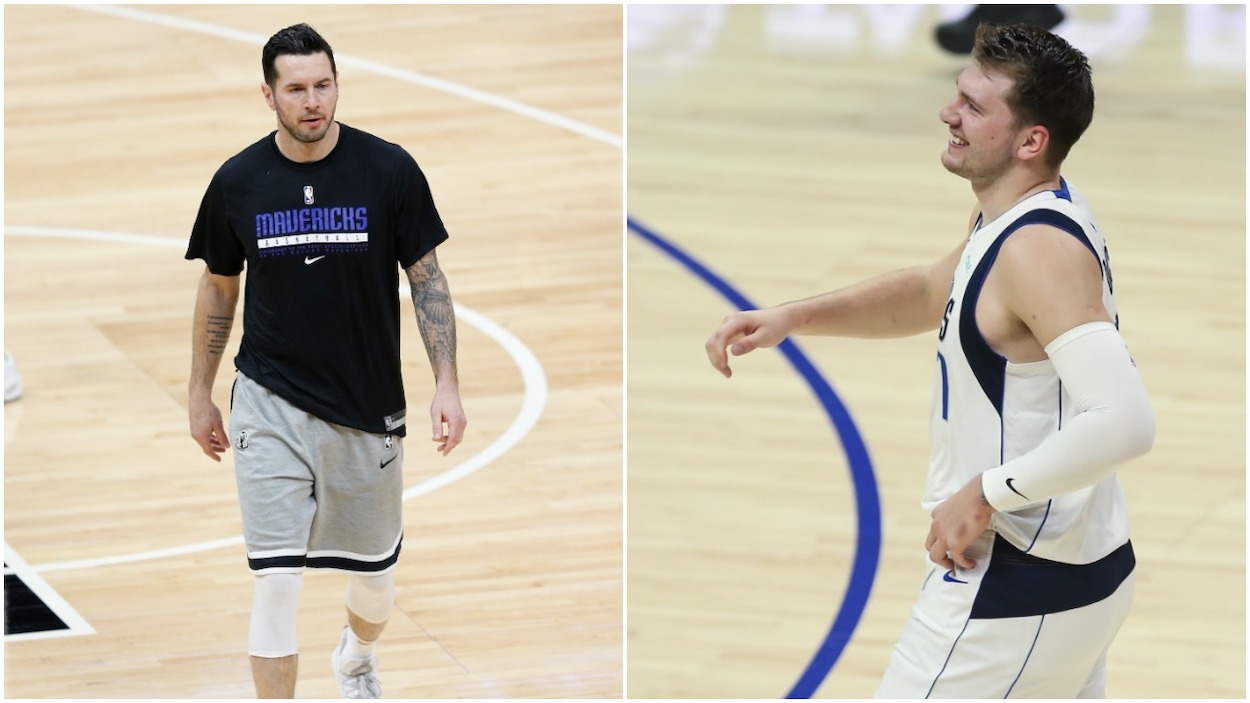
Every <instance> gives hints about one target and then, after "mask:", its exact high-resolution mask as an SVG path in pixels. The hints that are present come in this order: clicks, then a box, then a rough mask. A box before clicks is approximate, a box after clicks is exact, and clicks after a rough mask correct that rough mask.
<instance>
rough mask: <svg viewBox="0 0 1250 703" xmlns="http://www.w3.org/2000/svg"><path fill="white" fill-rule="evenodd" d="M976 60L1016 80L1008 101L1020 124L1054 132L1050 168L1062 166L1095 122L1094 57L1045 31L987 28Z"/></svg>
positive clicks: (976, 49)
mask: <svg viewBox="0 0 1250 703" xmlns="http://www.w3.org/2000/svg"><path fill="white" fill-rule="evenodd" d="M972 60H973V61H975V62H976V63H977V64H980V65H981V66H982V67H983V68H988V69H993V70H995V71H998V72H1001V73H1003V74H1005V75H1007V76H1009V77H1010V78H1011V79H1012V80H1013V81H1014V85H1013V86H1012V89H1011V91H1010V92H1009V93H1008V94H1007V98H1006V100H1007V107H1008V108H1010V109H1011V112H1012V114H1013V115H1015V120H1016V125H1017V126H1024V125H1030V124H1036V125H1041V126H1043V127H1045V128H1046V129H1047V131H1049V132H1050V148H1049V149H1048V150H1047V152H1046V164H1047V165H1048V166H1050V167H1052V168H1058V167H1059V164H1061V163H1063V160H1064V159H1065V158H1067V156H1068V152H1069V151H1070V150H1071V149H1072V145H1073V144H1075V143H1076V141H1077V140H1078V139H1080V138H1081V135H1082V134H1084V133H1085V129H1086V128H1087V127H1089V123H1090V122H1091V121H1093V119H1094V82H1093V78H1092V77H1091V76H1090V68H1089V59H1087V58H1086V57H1085V54H1083V53H1081V52H1080V51H1079V50H1078V49H1076V48H1074V47H1073V46H1072V45H1071V44H1069V43H1068V42H1067V41H1065V40H1064V39H1063V38H1062V37H1059V36H1056V35H1054V34H1051V33H1050V32H1048V31H1046V30H1045V29H1042V28H1041V27H1035V26H1032V25H1026V24H1012V25H1003V26H994V25H989V24H983V25H981V26H980V27H979V28H977V37H976V45H975V46H974V47H973V49H972Z"/></svg>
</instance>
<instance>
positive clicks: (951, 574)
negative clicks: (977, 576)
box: [942, 571, 968, 583]
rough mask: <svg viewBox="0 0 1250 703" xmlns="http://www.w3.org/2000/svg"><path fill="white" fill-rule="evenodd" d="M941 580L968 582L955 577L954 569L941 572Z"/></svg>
mask: <svg viewBox="0 0 1250 703" xmlns="http://www.w3.org/2000/svg"><path fill="white" fill-rule="evenodd" d="M942 580H943V581H946V582H948V583H968V582H967V581H960V580H959V579H957V578H955V572H954V571H947V572H946V573H944V574H942Z"/></svg>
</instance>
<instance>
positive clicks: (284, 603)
mask: <svg viewBox="0 0 1250 703" xmlns="http://www.w3.org/2000/svg"><path fill="white" fill-rule="evenodd" d="M261 66H262V69H263V72H264V79H265V82H264V84H263V85H262V86H261V91H262V93H263V94H264V97H265V101H266V103H268V105H269V108H270V109H271V110H273V111H274V113H275V114H276V115H277V119H278V129H277V130H276V131H274V132H272V133H271V134H269V135H268V136H266V137H264V138H263V139H261V140H260V141H258V142H256V143H255V144H253V145H252V146H250V147H248V148H246V149H244V150H243V151H241V152H239V154H237V155H235V156H234V157H233V158H231V159H230V160H228V161H226V162H225V164H224V165H222V167H221V168H220V169H218V171H217V173H216V174H215V175H214V176H213V179H212V182H211V183H210V184H209V186H208V190H207V192H206V193H205V194H204V199H203V202H202V203H201V205H200V211H199V215H198V216H197V218H196V221H195V226H194V228H193V229H192V232H191V239H190V245H189V246H188V248H187V254H186V258H188V259H197V258H198V259H203V260H204V261H205V264H206V267H205V270H204V273H203V275H202V277H201V279H200V285H199V292H198V295H197V297H196V304H195V313H194V323H193V332H192V363H191V379H190V382H189V384H188V389H189V404H188V412H189V415H190V428H191V436H192V437H193V438H194V439H195V440H196V442H197V443H199V445H200V447H201V449H202V450H203V451H204V453H205V454H206V455H208V456H209V457H210V458H212V459H213V460H215V461H220V460H221V453H222V452H224V451H226V449H227V447H229V446H230V445H231V444H233V445H234V449H235V473H236V479H237V483H238V490H239V500H240V505H241V509H242V514H243V530H244V541H245V543H246V546H247V556H248V566H249V568H250V569H251V570H252V573H253V574H254V576H255V596H254V602H253V606H252V620H251V625H250V628H249V633H248V650H249V653H250V654H251V663H252V674H253V678H254V680H255V684H256V692H257V695H258V696H259V697H261V698H278V697H284V698H290V697H293V696H294V694H295V679H296V670H297V664H298V648H297V645H296V634H295V616H296V610H297V607H298V603H299V595H300V591H301V588H302V585H303V572H304V569H305V568H324V569H335V570H339V571H345V572H347V574H348V579H347V595H346V604H347V626H346V627H345V628H344V629H343V632H342V633H341V635H340V637H339V642H338V646H337V647H336V648H335V649H334V651H333V655H332V657H331V660H332V662H331V663H332V666H333V667H334V671H335V675H336V677H337V679H338V682H339V689H340V693H341V694H342V695H343V696H344V697H345V698H380V697H381V694H382V689H381V684H380V683H379V680H378V676H377V664H378V657H377V654H376V652H375V644H376V642H377V639H378V637H379V636H380V635H381V632H382V629H383V627H384V626H385V625H386V621H387V619H388V618H389V616H390V612H391V606H392V600H393V596H394V590H395V576H394V567H395V563H396V561H397V560H398V558H399V551H400V546H401V543H402V538H403V517H402V494H403V470H402V464H403V448H402V438H403V436H404V435H405V431H406V422H405V414H406V411H405V398H404V388H403V379H402V376H401V373H400V358H399V313H400V305H399V300H398V296H397V295H396V292H397V290H398V287H399V268H403V269H404V271H405V273H406V274H407V276H408V282H409V285H410V286H411V289H412V301H413V305H414V307H415V309H416V316H417V326H418V328H419V329H420V332H421V336H422V339H423V340H424V342H425V347H426V352H427V353H428V355H429V359H430V364H431V367H432V369H433V372H434V379H435V391H434V399H433V402H432V403H431V405H430V422H431V427H432V435H433V439H434V441H435V442H436V443H437V449H438V451H439V452H441V453H442V454H444V455H446V454H447V453H448V452H450V451H451V450H452V449H453V448H455V446H456V445H457V444H459V443H460V441H461V438H462V436H463V433H464V428H465V424H466V421H465V416H464V411H463V409H462V408H461V403H460V392H459V383H458V379H457V374H456V321H455V314H454V311H453V308H452V301H451V294H450V292H449V288H448V285H447V279H446V277H445V276H444V275H443V273H442V271H441V270H440V268H439V265H438V259H437V257H436V256H435V247H437V246H438V245H439V244H440V243H442V242H443V241H444V240H445V239H447V231H446V229H445V228H444V226H443V222H442V220H441V219H440V217H439V215H438V211H437V210H436V209H435V206H434V200H433V197H432V195H431V194H430V189H429V185H428V184H427V182H426V179H425V176H424V175H423V174H422V172H421V170H420V168H419V167H418V166H417V164H416V162H415V161H414V160H413V159H412V157H411V156H409V155H408V153H407V152H405V151H404V150H403V149H402V148H401V147H399V146H396V145H394V144H391V143H389V142H385V141H383V140H381V139H378V138H377V137H374V136H372V135H370V134H367V133H365V132H362V131H360V130H357V129H353V128H351V127H349V126H347V125H344V124H342V123H340V122H337V121H335V119H334V112H335V108H336V106H337V104H338V71H337V69H336V67H335V63H334V52H333V50H332V49H331V48H330V45H329V44H328V43H327V42H326V41H325V39H323V38H322V37H321V36H320V35H319V34H318V33H317V32H316V31H314V30H313V29H312V28H311V27H309V26H308V25H305V24H298V25H294V26H292V27H288V28H286V29H283V30H281V31H279V32H278V33H277V34H274V35H273V37H271V38H270V39H269V41H268V43H266V44H265V47H264V50H263V51H262V54H261ZM245 265H246V267H247V269H248V277H247V288H246V291H245V295H244V307H243V324H244V332H243V339H242V342H241V344H240V347H239V354H238V356H237V357H235V366H236V367H237V369H238V375H237V377H236V379H235V383H234V388H233V391H232V394H231V407H230V411H231V417H230V433H229V435H227V433H226V431H225V427H224V425H223V423H222V416H221V412H220V411H219V410H218V408H217V406H216V405H215V404H214V403H213V400H212V388H213V381H214V379H215V378H216V375H217V369H218V367H219V366H220V364H221V356H222V353H223V351H224V350H225V347H226V342H227V340H228V339H229V336H230V330H231V327H232V325H233V321H234V312H235V308H236V304H237V301H238V298H239V287H240V285H239V277H240V274H241V273H242V271H243V268H244V266H245Z"/></svg>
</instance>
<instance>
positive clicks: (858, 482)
mask: <svg viewBox="0 0 1250 703" xmlns="http://www.w3.org/2000/svg"><path fill="white" fill-rule="evenodd" d="M626 222H627V224H628V226H629V229H630V231H632V232H634V233H635V234H637V235H638V236H640V237H642V238H643V239H644V240H646V241H648V242H650V243H651V244H653V245H655V246H656V247H658V248H659V249H660V250H661V251H663V252H664V253H665V254H667V255H669V256H671V257H672V258H674V259H676V260H677V262H678V263H680V264H681V265H682V266H685V267H686V268H687V269H689V270H690V272H691V273H693V274H694V275H696V276H698V277H699V278H701V279H702V280H703V281H704V282H706V283H707V284H708V285H710V286H712V288H715V289H716V291H717V292H718V293H720V294H721V295H723V296H724V297H725V298H727V299H728V300H729V302H731V303H733V304H734V305H735V306H737V308H738V309H739V310H753V309H755V308H756V305H755V304H753V303H752V302H751V301H750V300H748V299H747V298H746V296H744V295H743V294H742V293H740V292H738V290H737V289H736V288H734V287H733V286H731V285H730V284H729V283H727V282H726V281H725V279H723V278H721V277H720V276H718V275H716V274H715V273H713V272H712V271H711V270H710V269H708V268H707V267H706V266H704V265H703V264H701V263H699V262H698V261H696V260H695V259H694V258H693V257H691V256H690V255H689V254H687V253H686V252H684V251H682V250H681V249H679V248H678V247H677V246H675V245H674V244H672V243H671V242H669V241H668V240H666V239H664V238H663V237H661V236H660V235H658V234H656V233H655V232H654V231H653V230H650V229H648V228H647V227H644V226H643V225H642V224H640V223H639V222H638V221H637V220H635V219H634V218H633V217H627V218H626ZM777 349H778V351H780V352H781V353H782V354H783V355H785V357H786V360H787V361H789V362H790V365H791V366H793V367H794V369H795V371H797V372H798V373H799V375H800V376H802V377H803V380H804V381H806V382H807V385H808V386H809V387H810V388H811V389H812V392H813V393H815V394H816V398H817V399H818V400H819V401H820V405H821V407H823V408H824V410H825V414H826V415H828V416H829V420H830V422H832V423H833V428H834V430H835V431H836V432H837V435H838V439H839V440H840V441H841V443H842V449H843V451H845V452H846V461H847V465H848V466H849V469H850V473H851V483H852V485H853V486H854V487H855V511H856V514H857V516H858V529H857V530H856V537H857V538H856V541H855V559H854V563H853V565H852V567H851V577H850V578H849V579H848V580H847V583H846V592H845V593H844V594H843V596H842V607H841V608H839V609H838V614H837V616H836V617H835V618H834V620H833V625H832V626H831V627H830V628H829V632H828V634H826V635H825V639H824V641H823V642H822V643H821V645H820V648H819V649H817V650H816V653H815V654H814V655H813V656H812V660H811V662H810V663H808V665H807V668H806V669H804V670H803V674H802V676H800V677H799V680H798V681H797V682H796V683H795V684H794V688H792V689H791V690H790V692H789V693H788V694H786V698H811V697H812V696H813V695H814V694H815V693H816V689H818V688H820V684H821V683H823V682H824V680H825V677H827V676H828V675H829V672H830V671H831V670H832V669H833V666H834V664H836V663H837V662H838V658H839V657H840V656H842V650H844V649H846V644H847V642H849V641H850V639H851V635H852V634H853V633H854V632H855V627H856V626H857V625H858V624H859V620H860V618H861V617H863V614H864V607H865V606H866V605H867V604H868V594H869V593H871V592H872V582H873V580H874V579H875V578H876V575H877V562H878V559H879V558H880V556H881V499H880V497H879V496H878V495H877V479H876V477H875V476H874V475H873V471H872V461H871V460H870V459H869V458H868V450H867V449H866V448H865V447H864V440H863V438H862V437H860V435H859V430H858V429H857V428H856V427H855V421H854V420H852V419H851V415H850V413H849V412H847V409H846V406H845V405H843V404H842V400H841V399H840V398H838V395H837V394H836V393H834V392H833V388H831V387H830V386H829V382H828V381H826V380H825V378H824V377H823V376H821V375H820V372H819V371H817V370H816V367H815V366H814V365H813V364H812V362H811V361H810V360H808V358H807V356H806V355H804V354H803V352H802V351H801V350H800V349H799V347H798V345H796V344H795V343H794V342H793V341H792V340H791V339H789V338H786V339H785V340H784V341H782V343H781V344H779V345H778V346H777Z"/></svg>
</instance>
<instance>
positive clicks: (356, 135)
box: [339, 122, 412, 161]
mask: <svg viewBox="0 0 1250 703" xmlns="http://www.w3.org/2000/svg"><path fill="white" fill-rule="evenodd" d="M339 140H340V143H341V144H342V145H343V146H344V147H346V148H347V149H349V150H351V151H363V152H367V153H369V154H370V155H371V156H372V157H374V158H382V159H395V160H398V161H412V156H411V155H410V154H409V153H408V150H407V149H404V148H403V147H402V146H400V145H398V144H396V143H394V142H389V141H387V140H385V139H383V138H381V137H379V136H377V135H376V134H373V133H371V132H366V131H364V130H363V129H357V128H355V127H352V126H350V125H347V124H343V123H342V122H340V123H339Z"/></svg>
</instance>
